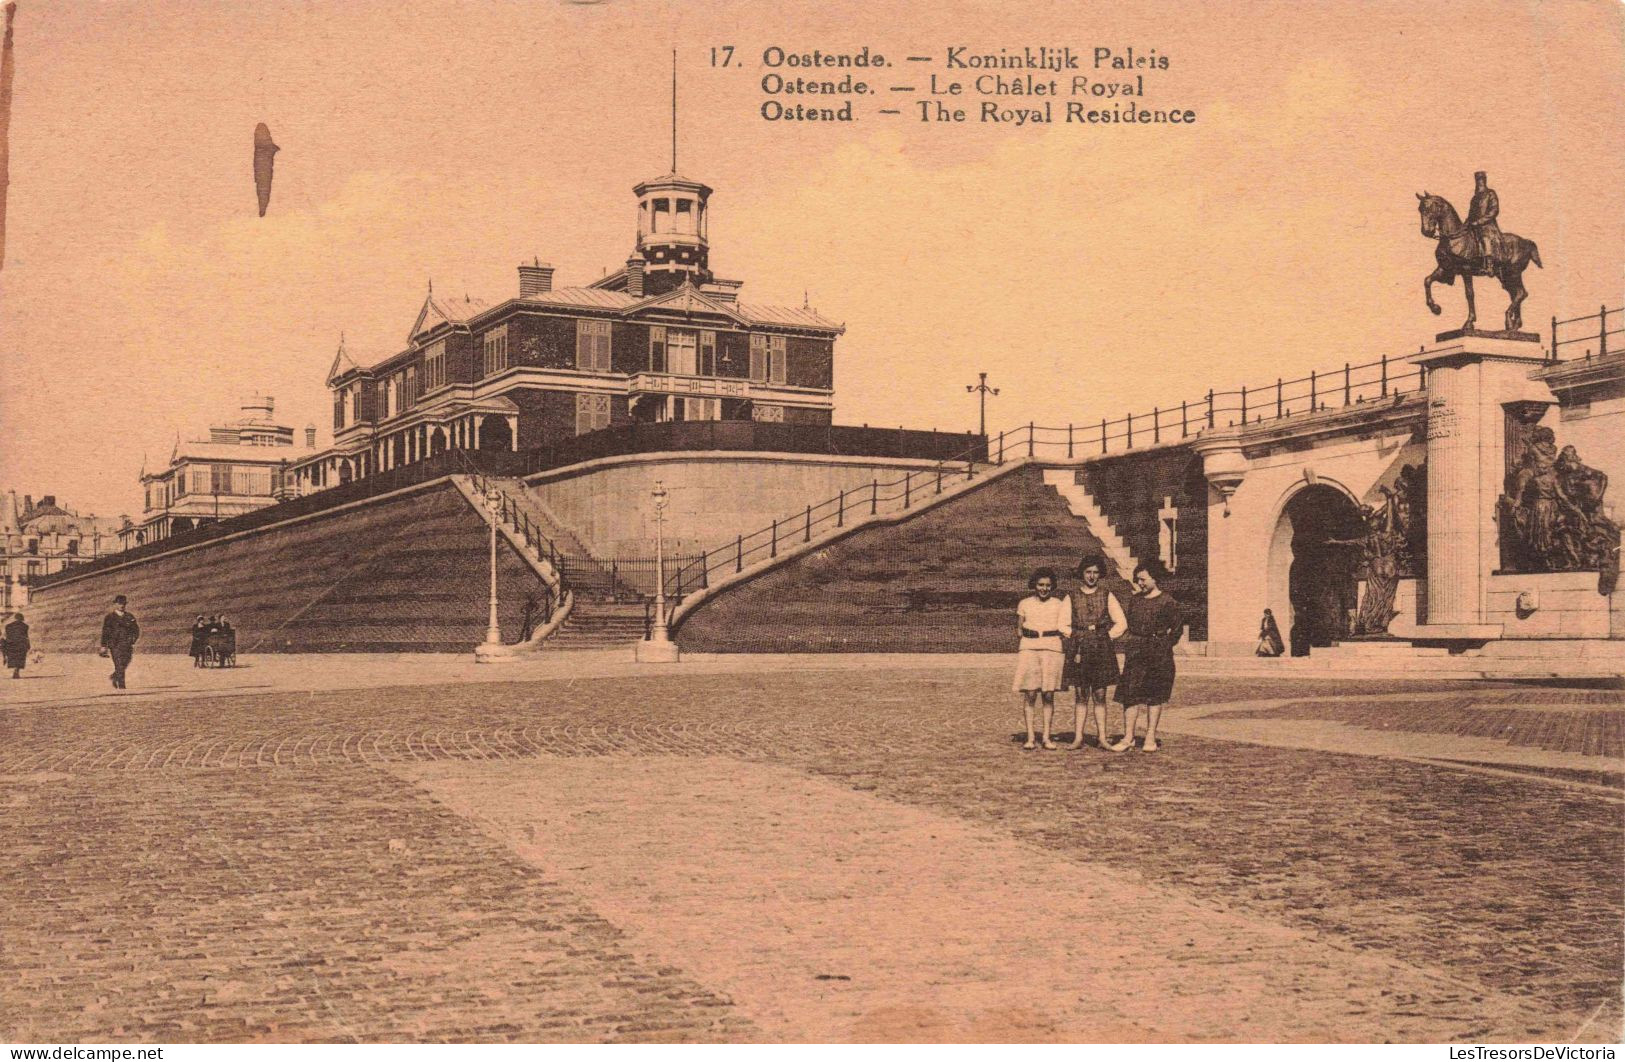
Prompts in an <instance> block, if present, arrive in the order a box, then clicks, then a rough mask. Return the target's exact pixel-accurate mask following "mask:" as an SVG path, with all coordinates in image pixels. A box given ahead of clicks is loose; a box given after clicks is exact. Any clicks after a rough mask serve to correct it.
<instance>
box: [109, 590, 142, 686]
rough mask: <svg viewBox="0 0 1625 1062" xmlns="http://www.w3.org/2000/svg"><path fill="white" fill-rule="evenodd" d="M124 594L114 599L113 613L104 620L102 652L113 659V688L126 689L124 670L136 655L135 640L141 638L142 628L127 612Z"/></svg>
mask: <svg viewBox="0 0 1625 1062" xmlns="http://www.w3.org/2000/svg"><path fill="white" fill-rule="evenodd" d="M125 604H126V601H125V598H124V595H123V594H120V595H118V596H117V597H115V598H114V599H113V611H111V612H109V613H108V614H107V616H106V617H105V618H104V619H103V620H102V651H103V652H105V653H106V654H107V655H108V656H110V657H112V658H113V688H114V689H116V690H122V689H124V669H125V668H127V667H129V666H130V657H131V656H133V655H135V640H136V639H137V638H139V637H141V627H140V625H139V624H137V623H136V622H135V617H134V616H132V615H130V613H129V612H127V611H125V608H124V606H125Z"/></svg>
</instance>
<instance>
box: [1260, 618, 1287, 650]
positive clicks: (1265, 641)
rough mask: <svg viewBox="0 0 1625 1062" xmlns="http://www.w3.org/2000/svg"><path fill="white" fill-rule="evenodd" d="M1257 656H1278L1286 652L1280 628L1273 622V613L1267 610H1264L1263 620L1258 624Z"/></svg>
mask: <svg viewBox="0 0 1625 1062" xmlns="http://www.w3.org/2000/svg"><path fill="white" fill-rule="evenodd" d="M1255 652H1256V654H1257V655H1258V656H1280V655H1281V654H1282V653H1285V652H1286V644H1285V643H1284V642H1282V641H1281V628H1280V627H1279V626H1278V625H1277V624H1276V622H1275V613H1274V612H1271V611H1270V610H1269V609H1265V610H1264V618H1263V619H1262V620H1260V621H1259V624H1258V648H1257V650H1256V651H1255Z"/></svg>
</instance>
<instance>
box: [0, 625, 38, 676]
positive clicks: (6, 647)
mask: <svg viewBox="0 0 1625 1062" xmlns="http://www.w3.org/2000/svg"><path fill="white" fill-rule="evenodd" d="M0 647H3V649H0V655H3V656H4V657H5V660H6V666H7V667H9V668H11V677H12V678H22V677H23V668H25V667H27V666H28V650H29V649H30V648H32V646H30V645H29V643H28V624H26V623H24V622H23V614H22V613H21V612H19V613H17V614H16V615H15V616H13V617H11V622H10V623H8V624H6V631H5V636H4V637H3V638H0Z"/></svg>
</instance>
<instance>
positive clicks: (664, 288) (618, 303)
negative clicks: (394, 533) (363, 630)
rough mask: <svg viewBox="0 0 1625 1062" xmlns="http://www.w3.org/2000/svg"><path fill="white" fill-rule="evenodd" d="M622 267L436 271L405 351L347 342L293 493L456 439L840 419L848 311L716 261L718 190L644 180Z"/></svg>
mask: <svg viewBox="0 0 1625 1062" xmlns="http://www.w3.org/2000/svg"><path fill="white" fill-rule="evenodd" d="M633 191H634V194H635V195H636V197H637V243H636V246H635V248H634V251H633V254H632V255H631V256H630V257H629V258H628V259H627V260H626V264H625V266H624V267H623V268H621V269H618V270H615V271H614V272H612V273H610V274H608V275H606V276H604V277H602V278H600V279H599V280H597V281H595V282H593V283H591V284H588V285H586V286H584V287H556V286H555V285H554V283H553V268H552V267H551V266H548V265H544V264H541V263H540V262H536V261H533V262H532V263H531V264H528V265H521V266H519V270H518V291H517V294H516V295H515V296H514V297H513V298H509V299H505V300H502V301H499V302H495V303H492V302H487V301H482V300H479V299H474V298H471V297H469V296H466V295H465V296H462V297H457V298H453V297H447V296H444V295H440V294H436V293H435V292H434V290H433V288H432V286H431V289H430V291H429V294H428V296H427V297H426V298H425V300H424V302H423V306H422V309H421V310H420V312H419V313H418V316H417V319H416V321H414V322H413V324H412V327H411V330H410V333H409V334H408V336H407V344H406V346H405V348H404V349H402V350H401V351H399V352H397V353H395V354H393V355H391V356H389V357H386V358H384V359H383V360H380V361H377V362H375V363H373V364H367V365H364V364H361V363H360V362H359V361H358V360H357V359H356V358H354V357H353V356H352V355H351V353H350V352H349V351H348V350H347V349H346V348H345V347H344V345H343V343H342V342H341V343H340V347H339V350H338V353H337V355H336V356H335V358H334V360H333V364H332V368H331V370H330V371H329V373H328V379H327V385H328V387H329V389H330V390H331V392H332V400H333V446H332V448H331V449H329V450H326V451H323V452H322V453H320V454H316V455H313V456H311V457H309V458H307V459H305V460H302V461H300V462H298V463H296V465H295V466H294V469H293V473H294V483H293V485H292V489H293V490H294V491H295V492H296V493H300V494H303V493H308V492H309V491H311V490H319V489H322V488H324V487H330V486H333V485H336V484H338V483H344V482H349V481H350V480H352V479H355V478H358V477H361V476H366V475H370V474H372V473H375V472H380V471H387V470H389V469H392V468H396V467H399V466H402V465H407V464H412V463H414V462H416V461H419V460H421V459H423V458H425V457H428V456H431V455H433V454H436V453H440V452H442V451H444V450H447V449H454V448H461V449H477V450H530V449H534V448H537V447H542V446H546V445H549V444H555V443H559V442H562V441H564V440H566V439H570V438H573V437H575V436H578V435H584V434H587V433H589V432H593V431H596V430H599V429H602V428H609V427H614V426H619V425H623V424H628V423H631V422H635V421H642V422H667V421H694V420H713V421H714V420H745V421H773V422H782V423H790V424H825V425H827V424H829V423H831V415H832V410H833V406H834V397H833V396H834V351H835V339H836V337H837V336H839V335H840V334H841V332H842V331H843V328H842V326H841V325H839V324H837V323H836V322H834V321H831V320H829V319H827V318H825V317H823V316H822V315H821V314H819V313H818V312H817V311H815V310H813V309H811V308H808V307H806V306H803V307H800V308H793V307H782V306H768V305H761V304H757V303H752V302H747V301H742V300H741V299H740V289H741V287H742V282H741V281H738V280H726V279H721V278H718V277H716V276H715V275H714V274H713V273H712V272H711V267H710V244H709V237H708V228H709V209H710V197H711V192H712V190H711V189H710V188H709V187H707V186H706V185H704V184H701V183H700V182H698V181H692V180H689V179H687V178H685V177H680V176H678V175H676V174H675V173H672V174H667V175H666V176H664V177H660V178H657V179H655V180H651V181H645V182H644V183H642V184H639V185H638V186H637V187H636V188H634V189H633Z"/></svg>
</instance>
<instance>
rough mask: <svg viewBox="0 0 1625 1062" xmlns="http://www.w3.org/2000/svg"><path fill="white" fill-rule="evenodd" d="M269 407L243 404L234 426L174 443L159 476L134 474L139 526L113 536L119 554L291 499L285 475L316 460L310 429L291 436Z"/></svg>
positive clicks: (261, 400)
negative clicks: (140, 492) (299, 436)
mask: <svg viewBox="0 0 1625 1062" xmlns="http://www.w3.org/2000/svg"><path fill="white" fill-rule="evenodd" d="M275 408H276V405H275V400H274V399H272V398H271V397H270V396H269V395H255V396H252V397H250V398H247V399H245V400H244V401H243V406H242V417H241V419H239V420H237V421H235V422H233V423H230V424H222V425H219V426H217V427H212V428H210V429H209V435H208V438H206V439H194V440H192V441H190V442H179V441H177V442H176V443H175V449H174V450H173V451H172V452H171V453H170V456H169V463H168V465H166V466H165V467H164V468H162V469H160V470H158V471H156V472H149V471H146V470H145V469H143V470H142V473H141V487H142V490H143V492H144V508H143V510H142V513H141V520H140V522H131V523H129V524H128V525H127V526H125V527H123V528H121V529H120V530H119V541H120V544H121V548H123V549H129V548H131V547H133V546H141V545H145V544H147V543H149V542H157V541H161V540H162V539H166V538H169V537H170V536H171V535H176V534H180V533H182V532H185V531H190V530H192V529H193V528H197V527H204V526H206V525H208V524H211V523H214V522H215V521H216V520H223V519H225V518H227V517H230V516H237V515H240V514H242V513H246V512H252V511H253V510H255V509H262V508H264V507H265V506H267V505H271V504H274V503H275V502H278V501H282V500H284V499H286V498H289V497H292V496H293V494H294V493H295V492H294V490H293V488H292V482H293V477H292V475H291V473H290V469H291V468H292V467H293V466H294V464H295V463H297V462H298V461H301V460H304V459H307V458H308V457H309V456H310V455H311V454H313V453H315V452H316V428H315V426H314V425H312V426H309V427H307V428H305V429H304V438H303V439H302V440H297V441H296V440H295V438H294V434H295V433H294V429H293V428H291V427H288V426H286V425H283V424H277V423H276V422H275V421H274V420H273V417H272V414H273V412H274V411H275Z"/></svg>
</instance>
